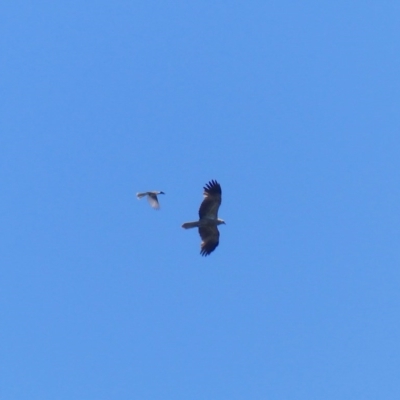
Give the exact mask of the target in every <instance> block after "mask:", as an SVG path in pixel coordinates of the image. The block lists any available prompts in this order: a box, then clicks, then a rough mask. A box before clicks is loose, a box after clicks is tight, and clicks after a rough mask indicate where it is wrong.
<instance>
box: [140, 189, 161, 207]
mask: <svg viewBox="0 0 400 400" xmlns="http://www.w3.org/2000/svg"><path fill="white" fill-rule="evenodd" d="M159 194H165V193H164V192H161V191H157V190H154V191H152V192H141V193H136V197H137V198H138V199H139V200H140V199H141V198H142V197H145V196H147V201H148V202H149V203H150V205H151V207H152V208H154V209H155V210H158V209H159V208H160V203H159V202H158V198H157V195H159Z"/></svg>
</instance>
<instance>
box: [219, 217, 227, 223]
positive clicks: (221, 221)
mask: <svg viewBox="0 0 400 400" xmlns="http://www.w3.org/2000/svg"><path fill="white" fill-rule="evenodd" d="M218 225H226V223H225V221H224V220H223V219H219V218H218Z"/></svg>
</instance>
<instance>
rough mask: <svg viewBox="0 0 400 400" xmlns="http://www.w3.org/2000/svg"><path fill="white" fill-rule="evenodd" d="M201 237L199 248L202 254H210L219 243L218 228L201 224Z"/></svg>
mask: <svg viewBox="0 0 400 400" xmlns="http://www.w3.org/2000/svg"><path fill="white" fill-rule="evenodd" d="M199 234H200V237H201V240H202V242H201V250H200V254H201V255H202V256H208V255H210V254H211V253H212V252H213V251H214V250H215V249H216V248H217V246H218V244H219V230H218V228H217V227H216V226H202V227H201V228H199Z"/></svg>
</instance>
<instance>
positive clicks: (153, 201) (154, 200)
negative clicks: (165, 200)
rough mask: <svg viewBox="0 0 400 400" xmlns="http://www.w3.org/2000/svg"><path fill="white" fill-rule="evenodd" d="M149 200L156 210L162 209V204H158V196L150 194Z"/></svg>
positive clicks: (148, 195)
mask: <svg viewBox="0 0 400 400" xmlns="http://www.w3.org/2000/svg"><path fill="white" fill-rule="evenodd" d="M147 200H148V202H149V203H150V205H151V206H152V207H153V208H154V209H155V210H158V209H159V208H160V203H159V202H158V198H157V195H156V194H154V193H148V194H147Z"/></svg>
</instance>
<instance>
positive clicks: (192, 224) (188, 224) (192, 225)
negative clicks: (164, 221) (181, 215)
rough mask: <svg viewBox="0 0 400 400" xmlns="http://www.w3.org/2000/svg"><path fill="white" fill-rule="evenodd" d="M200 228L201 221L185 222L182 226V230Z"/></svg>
mask: <svg viewBox="0 0 400 400" xmlns="http://www.w3.org/2000/svg"><path fill="white" fill-rule="evenodd" d="M198 226H199V221H194V222H185V223H184V224H183V225H182V228H185V229H190V228H197V227H198Z"/></svg>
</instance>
